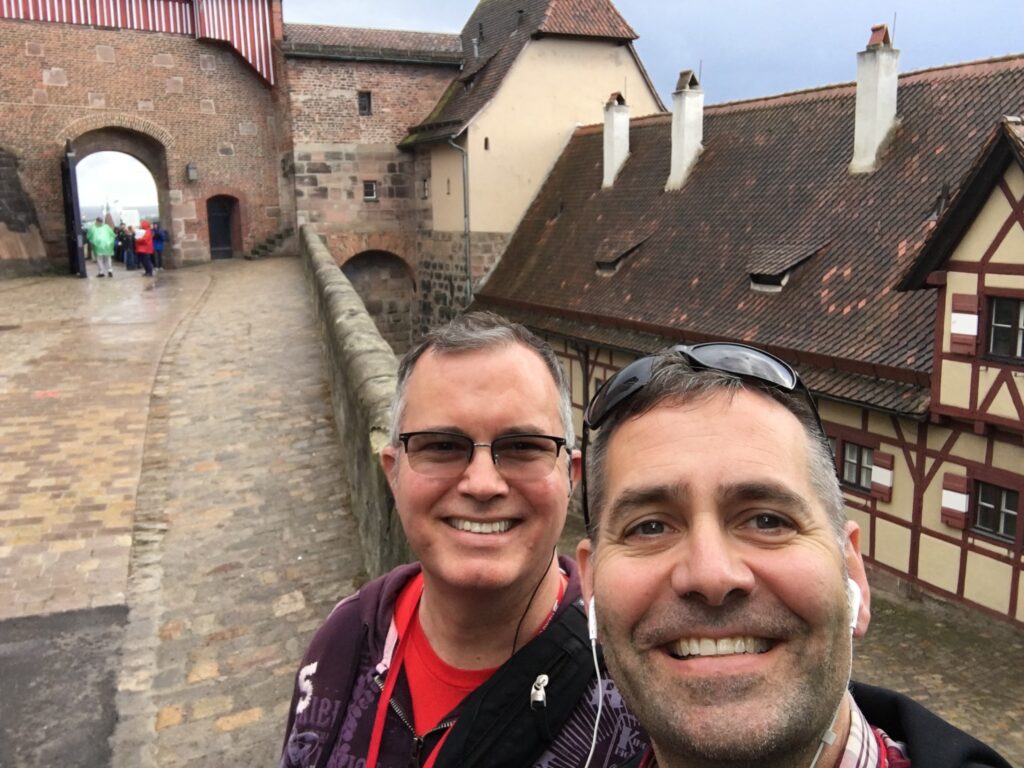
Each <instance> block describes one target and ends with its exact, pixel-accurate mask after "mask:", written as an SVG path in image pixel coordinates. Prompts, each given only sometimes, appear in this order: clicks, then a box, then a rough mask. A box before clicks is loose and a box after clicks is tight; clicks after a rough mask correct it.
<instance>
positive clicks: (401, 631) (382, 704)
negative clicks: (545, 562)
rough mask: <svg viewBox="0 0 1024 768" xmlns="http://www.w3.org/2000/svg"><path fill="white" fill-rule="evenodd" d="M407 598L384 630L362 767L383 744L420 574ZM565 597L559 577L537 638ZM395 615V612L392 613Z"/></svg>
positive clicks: (429, 767)
mask: <svg viewBox="0 0 1024 768" xmlns="http://www.w3.org/2000/svg"><path fill="white" fill-rule="evenodd" d="M409 590H410V595H409V600H411V601H413V603H414V606H413V609H412V610H411V611H409V612H408V615H407V616H403V617H402V623H401V625H399V624H398V623H397V621H396V618H394V617H393V618H392V619H391V628H390V629H389V631H388V640H387V642H386V643H385V648H384V658H383V659H382V660H381V663H380V664H378V665H377V671H378V674H379V673H380V672H382V671H386V672H387V678H386V680H385V681H384V690H383V691H381V694H380V700H379V701H378V702H377V714H376V716H375V717H374V719H373V731H371V733H370V750H369V752H368V753H367V755H366V768H377V758H378V756H379V755H380V748H381V744H382V742H383V741H384V722H385V721H386V720H387V716H388V709H390V707H391V697H392V696H393V695H394V693H395V684H396V683H397V682H398V673H399V672H400V671H401V669H402V662H403V661H404V660H405V652H406V649H407V648H408V647H409V643H407V642H406V638H407V636H408V629H409V624H410V623H411V622H412V620H413V618H414V617H415V616H416V612H417V611H418V610H419V604H420V598H421V597H422V596H423V574H422V573H420V574H418V575H417V576H415V577H414V578H413V581H412V583H410V585H409ZM564 596H565V579H564V578H560V579H559V581H558V598H557V599H556V600H555V605H554V607H553V608H552V609H551V613H550V614H549V615H548V618H547V619H546V620H545V622H544V624H543V625H542V626H541V627H540V629H539V630H537V634H538V635H539V634H540V633H541V632H543V631H544V630H545V629H546V628H547V626H548V624H550V623H551V619H552V618H554V616H555V613H557V611H558V605H559V603H561V602H562V598H563V597H564ZM395 613H396V616H397V613H398V612H397V611H396V612H395ZM392 650H394V656H391V657H390V658H389V656H390V652H391V651H392ZM451 732H452V731H451V728H449V729H448V730H447V731H445V733H444V735H443V736H442V737H441V740H440V741H439V742H438V743H437V746H436V747H434V750H433V752H431V753H430V757H428V758H427V762H426V763H424V764H423V768H433V766H434V763H435V762H437V756H438V755H439V754H440V752H441V747H443V746H444V742H445V739H447V738H448V734H450V733H451Z"/></svg>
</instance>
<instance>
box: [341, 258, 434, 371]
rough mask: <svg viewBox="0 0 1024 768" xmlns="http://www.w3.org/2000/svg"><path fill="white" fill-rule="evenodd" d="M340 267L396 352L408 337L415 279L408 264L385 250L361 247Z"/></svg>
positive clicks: (402, 351)
mask: <svg viewBox="0 0 1024 768" xmlns="http://www.w3.org/2000/svg"><path fill="white" fill-rule="evenodd" d="M341 271H342V272H344V273H345V276H346V277H347V278H348V279H349V281H351V283H352V286H353V287H354V288H355V289H356V292H357V293H358V294H359V296H360V297H361V298H362V300H363V303H364V304H365V305H366V310H367V311H368V312H369V313H370V317H372V318H373V321H374V323H376V325H377V330H378V331H380V334H381V336H383V337H384V339H385V341H387V342H388V343H389V344H390V345H391V348H392V349H393V350H395V354H396V355H401V354H405V353H406V352H407V351H408V350H409V347H410V346H411V341H412V329H413V316H412V313H413V308H414V307H415V304H416V302H415V296H416V279H415V276H414V275H413V271H412V269H411V268H410V267H409V265H408V264H407V263H406V262H405V260H403V259H402V258H400V257H399V256H396V255H395V254H393V253H389V252H388V251H363V252H362V253H357V254H356V255H355V256H353V257H352V258H350V259H349V260H348V261H346V262H345V263H344V264H343V265H342V267H341Z"/></svg>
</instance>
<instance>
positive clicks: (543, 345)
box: [391, 312, 576, 450]
mask: <svg viewBox="0 0 1024 768" xmlns="http://www.w3.org/2000/svg"><path fill="white" fill-rule="evenodd" d="M510 344H522V345H523V346H524V347H527V348H528V349H531V350H533V351H534V352H536V353H537V355H538V356H539V357H540V359H541V360H543V361H544V365H545V366H547V369H548V372H549V373H550V374H551V378H552V379H553V380H554V382H555V388H556V389H557V390H558V401H559V402H558V411H559V416H561V419H562V428H563V431H564V432H565V443H566V449H567V450H572V448H573V447H574V446H575V445H576V431H575V429H573V423H572V395H571V393H570V391H569V382H568V380H567V378H566V376H565V372H564V371H563V370H562V365H561V363H559V361H558V356H557V355H556V354H555V350H553V349H552V348H551V345H550V344H548V343H547V342H546V341H544V339H542V338H540V337H539V336H537V335H536V334H535V333H533V331H531V330H529V329H528V328H526V327H525V326H523V325H520V324H519V323H513V322H512V321H511V320H507V319H505V318H504V317H502V316H501V315H497V314H495V313H494V312H467V313H466V314H464V315H459V316H458V317H456V318H455V319H454V320H452V321H451V322H450V323H448V324H447V325H443V326H441V327H440V328H435V329H434V330H432V331H430V332H429V333H428V334H427V335H426V336H424V337H423V339H422V340H421V341H420V342H419V343H418V344H417V345H416V346H415V347H413V348H412V349H411V350H409V351H408V352H407V353H406V354H405V357H403V358H402V362H401V364H399V366H398V386H397V387H396V388H395V397H394V401H393V402H392V406H391V444H392V445H398V434H399V432H401V431H402V417H403V416H404V415H405V394H406V389H407V387H408V384H409V377H410V376H412V371H413V368H415V367H416V363H417V361H419V359H420V358H421V357H423V355H424V354H425V353H426V352H428V351H433V352H434V353H435V354H438V355H448V354H457V353H459V352H470V351H473V350H481V349H495V348H498V347H506V346H509V345H510Z"/></svg>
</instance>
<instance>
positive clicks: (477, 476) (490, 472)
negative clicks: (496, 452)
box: [459, 445, 508, 501]
mask: <svg viewBox="0 0 1024 768" xmlns="http://www.w3.org/2000/svg"><path fill="white" fill-rule="evenodd" d="M459 492H460V493H464V494H466V495H467V496H472V497H473V498H475V499H479V500H481V501H486V500H487V499H491V498H494V497H495V496H504V495H505V494H506V493H508V483H506V482H505V478H503V477H502V476H501V473H500V472H498V467H497V465H496V464H495V463H494V459H493V457H492V455H491V446H489V445H479V446H477V447H476V449H475V450H474V451H473V456H472V458H470V460H469V464H468V465H467V466H466V469H465V471H464V472H463V473H462V477H460V478H459Z"/></svg>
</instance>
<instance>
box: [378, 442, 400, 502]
mask: <svg viewBox="0 0 1024 768" xmlns="http://www.w3.org/2000/svg"><path fill="white" fill-rule="evenodd" d="M380 467H381V469H383V470H384V475H385V476H386V477H387V479H388V485H390V486H391V489H392V491H393V490H394V488H395V485H396V484H397V483H398V448H397V447H395V446H393V445H385V446H384V447H383V448H381V449H380Z"/></svg>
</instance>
